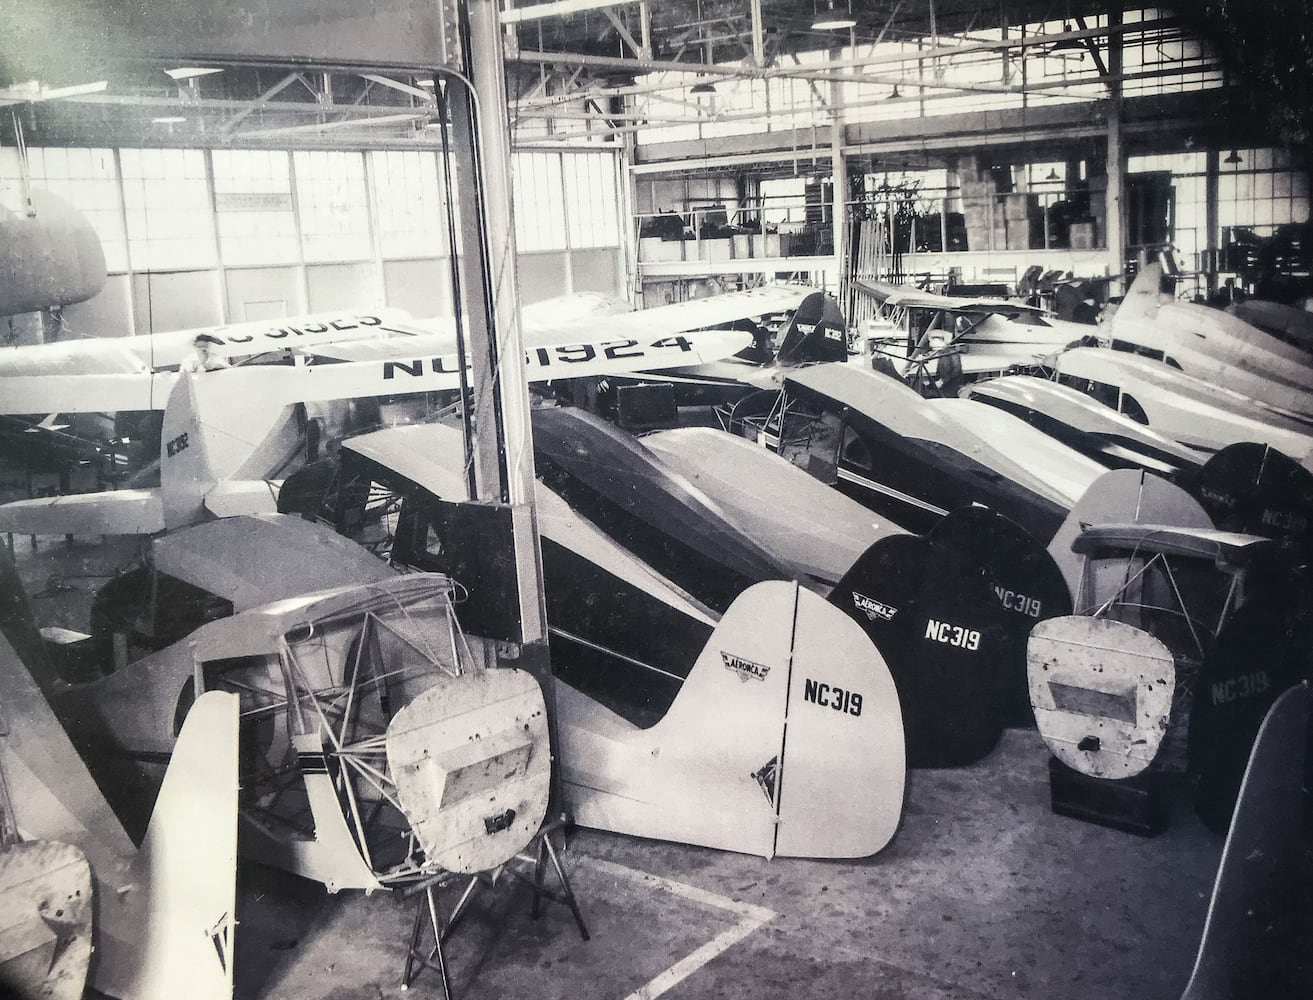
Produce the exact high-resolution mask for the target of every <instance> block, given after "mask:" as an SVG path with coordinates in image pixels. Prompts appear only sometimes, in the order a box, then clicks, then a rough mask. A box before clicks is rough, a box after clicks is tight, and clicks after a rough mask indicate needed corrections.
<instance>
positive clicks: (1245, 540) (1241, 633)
mask: <svg viewBox="0 0 1313 1000" xmlns="http://www.w3.org/2000/svg"><path fill="white" fill-rule="evenodd" d="M1050 551H1051V552H1052V553H1053V555H1054V558H1055V560H1057V561H1059V563H1060V565H1061V567H1062V569H1063V572H1064V575H1066V576H1067V577H1068V580H1069V581H1070V582H1072V583H1073V585H1074V588H1075V593H1076V600H1075V613H1074V614H1073V615H1071V616H1067V617H1055V618H1050V619H1048V620H1046V621H1044V622H1041V623H1039V624H1038V625H1036V627H1035V629H1034V630H1033V632H1032V633H1031V637H1030V642H1029V644H1028V654H1027V655H1028V661H1029V667H1028V673H1029V677H1030V690H1031V697H1032V704H1033V705H1034V708H1035V718H1036V721H1037V724H1038V726H1039V729H1040V734H1041V736H1042V737H1043V738H1044V739H1045V742H1046V743H1047V744H1048V746H1049V748H1050V749H1051V750H1052V751H1053V753H1054V755H1055V756H1056V757H1057V759H1058V760H1059V761H1061V762H1062V763H1063V764H1065V765H1066V766H1067V767H1070V768H1072V769H1074V770H1075V771H1077V772H1080V773H1082V774H1085V775H1089V776H1092V777H1098V778H1110V779H1116V780H1121V779H1127V778H1133V777H1135V776H1136V775H1139V774H1141V773H1143V772H1145V771H1146V770H1147V769H1149V768H1151V767H1157V768H1159V769H1161V768H1162V767H1164V766H1172V767H1178V768H1179V767H1181V766H1182V765H1184V764H1186V763H1188V764H1189V766H1190V767H1191V770H1192V773H1198V772H1199V771H1201V770H1202V771H1206V772H1208V773H1209V774H1210V778H1209V781H1210V787H1211V788H1212V791H1210V792H1209V793H1208V797H1209V798H1210V799H1217V800H1218V801H1225V800H1226V799H1227V795H1228V794H1229V796H1230V798H1229V801H1231V802H1233V801H1234V794H1235V790H1236V786H1238V774H1234V775H1233V777H1234V778H1235V779H1236V781H1235V782H1234V783H1233V784H1231V785H1227V780H1228V779H1226V778H1223V777H1222V776H1221V771H1219V767H1221V765H1220V763H1219V762H1220V760H1221V759H1222V758H1224V757H1225V758H1227V759H1228V760H1232V762H1234V760H1233V758H1236V756H1237V755H1236V754H1235V753H1233V750H1234V745H1235V739H1236V738H1238V737H1236V735H1235V734H1236V733H1242V732H1243V731H1244V730H1245V725H1248V723H1245V725H1241V726H1239V727H1238V728H1237V729H1235V730H1234V731H1233V732H1228V731H1227V729H1228V727H1229V725H1230V724H1229V723H1227V724H1223V721H1222V720H1223V718H1224V717H1227V716H1230V717H1232V718H1233V719H1235V720H1240V719H1242V717H1244V718H1248V715H1247V714H1246V713H1250V714H1252V711H1253V710H1254V708H1255V706H1258V708H1257V713H1258V716H1259V717H1261V715H1262V712H1263V711H1265V710H1266V706H1267V705H1268V704H1270V702H1271V699H1272V698H1274V697H1275V696H1276V694H1278V693H1279V692H1280V691H1281V690H1284V688H1285V686H1288V685H1287V681H1289V682H1292V683H1293V681H1294V680H1297V679H1298V678H1299V677H1300V676H1307V674H1308V672H1309V670H1310V664H1309V663H1308V661H1307V656H1306V654H1305V653H1304V649H1305V648H1306V643H1305V640H1304V639H1303V638H1301V636H1302V633H1303V630H1304V625H1302V624H1300V621H1301V616H1305V617H1306V608H1305V607H1304V605H1305V603H1306V601H1307V598H1306V596H1305V595H1304V593H1302V591H1303V590H1304V589H1305V588H1304V587H1303V586H1302V585H1301V584H1300V583H1299V581H1300V580H1301V579H1302V576H1300V575H1296V576H1295V577H1294V578H1293V582H1294V584H1295V585H1294V586H1292V585H1291V584H1292V572H1293V571H1294V561H1293V559H1292V553H1289V552H1287V551H1284V550H1282V548H1281V547H1280V546H1279V545H1278V544H1277V543H1275V542H1273V541H1271V540H1269V539H1265V538H1261V537H1258V536H1254V535H1248V534H1243V533H1237V532H1228V531H1219V530H1218V529H1216V528H1215V527H1214V526H1213V523H1212V521H1211V519H1210V518H1209V516H1208V514H1207V513H1206V511H1205V510H1204V509H1203V507H1202V506H1200V504H1199V503H1198V502H1197V501H1196V500H1194V498H1192V497H1191V496H1190V495H1189V494H1187V493H1185V492H1184V491H1183V490H1181V489H1180V488H1179V487H1176V486H1173V485H1172V484H1170V483H1167V482H1166V481H1165V480H1162V479H1160V478H1158V477H1156V476H1153V475H1152V474H1149V473H1145V472H1143V471H1133V470H1115V471H1112V472H1109V473H1107V474H1106V476H1105V477H1104V478H1103V479H1102V480H1101V481H1100V482H1099V483H1098V484H1097V485H1096V487H1095V488H1094V489H1092V490H1091V491H1090V494H1089V495H1088V496H1087V497H1086V498H1085V499H1084V500H1083V501H1082V503H1081V504H1079V505H1078V506H1077V508H1076V509H1073V511H1072V513H1071V515H1070V516H1069V518H1068V520H1067V522H1066V523H1065V524H1064V525H1063V528H1062V530H1061V531H1060V532H1059V533H1058V535H1057V536H1056V537H1055V539H1054V541H1053V543H1052V544H1051V546H1050ZM1192 698H1193V707H1192V706H1191V699H1192ZM1196 714H1199V715H1201V716H1202V717H1203V719H1202V721H1199V722H1196ZM1210 715H1211V716H1212V717H1211V718H1210ZM1186 719H1188V720H1189V726H1190V731H1189V733H1188V754H1186V758H1187V759H1185V760H1183V759H1182V756H1183V754H1184V753H1185V752H1186V749H1187V748H1186V746H1185V744H1184V741H1183V739H1182V737H1183V736H1184V735H1185V734H1184V732H1183V730H1182V728H1181V727H1182V723H1183V720H1186ZM1255 725H1256V723H1255ZM1203 732H1207V733H1209V734H1210V735H1208V736H1201V735H1199V734H1200V733H1203ZM1248 732H1249V733H1250V738H1251V739H1252V732H1253V727H1252V726H1251V727H1250V728H1249V729H1248ZM1243 756H1244V755H1243V754H1240V755H1239V757H1240V758H1243ZM1168 758H1170V759H1168ZM1164 761H1166V763H1164ZM1210 761H1211V762H1210ZM1241 766H1243V763H1241ZM1222 770H1223V771H1224V770H1225V768H1222ZM1219 783H1220V784H1219ZM1227 787H1229V789H1230V790H1229V793H1228V792H1225V791H1219V789H1224V788H1227ZM1219 796H1220V798H1219ZM1226 816H1227V817H1229V806H1228V807H1227V811H1226ZM1225 822H1226V820H1225V819H1223V820H1222V821H1221V828H1222V829H1224V828H1225ZM1210 825H1211V822H1210ZM1214 828H1218V827H1217V826H1214Z"/></svg>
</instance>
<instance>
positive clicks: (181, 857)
mask: <svg viewBox="0 0 1313 1000" xmlns="http://www.w3.org/2000/svg"><path fill="white" fill-rule="evenodd" d="M237 725H238V702H237V696H236V695H234V694H228V693H225V692H221V691H211V692H208V693H206V694H204V695H202V696H201V697H200V698H198V699H197V700H196V703H195V704H194V705H193V706H192V708H191V711H190V712H189V713H188V714H187V719H186V722H184V723H183V727H182V732H181V734H180V735H179V737H178V741H177V743H176V744H175V746H174V749H173V756H172V758H171V760H170V762H169V769H168V772H167V773H166V774H165V776H164V784H163V786H162V787H161V788H160V793H159V798H158V799H157V800H156V802H155V811H154V813H153V814H152V816H151V820H150V826H149V827H148V828H147V830H146V839H145V840H144V841H143V842H142V845H141V850H140V851H139V852H138V855H137V858H136V860H135V861H134V862H133V863H132V870H131V876H132V879H133V882H132V885H131V887H130V888H128V889H127V890H124V891H120V892H119V893H118V894H117V896H114V895H109V894H106V895H107V896H108V898H106V897H105V896H102V898H101V899H100V901H99V909H98V914H97V919H98V926H97V949H96V954H97V965H96V969H95V972H94V974H93V985H94V986H95V988H96V989H97V990H99V991H100V992H102V993H108V994H110V995H111V996H115V997H121V998H124V1000H166V998H167V1000H171V998H176V997H181V996H186V997H191V998H195V1000H230V998H231V997H232V988H233V966H232V959H233V932H234V928H235V926H236V921H235V919H234V917H235V908H236V897H237V891H236V873H237Z"/></svg>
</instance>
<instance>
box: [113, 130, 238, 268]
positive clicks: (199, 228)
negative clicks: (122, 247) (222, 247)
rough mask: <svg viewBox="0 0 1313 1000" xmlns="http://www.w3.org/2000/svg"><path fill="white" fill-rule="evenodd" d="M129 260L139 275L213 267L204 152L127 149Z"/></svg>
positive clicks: (123, 163)
mask: <svg viewBox="0 0 1313 1000" xmlns="http://www.w3.org/2000/svg"><path fill="white" fill-rule="evenodd" d="M119 163H120V169H121V170H122V174H123V208H124V214H125V216H126V219H127V230H128V257H129V259H130V260H131V263H132V268H133V269H134V270H137V271H177V270H184V269H188V268H202V267H213V266H214V265H215V264H216V263H217V262H218V261H217V259H216V258H217V254H216V252H215V243H214V216H213V213H212V211H211V206H210V188H209V183H208V181H207V178H206V176H205V173H206V171H205V154H204V153H203V152H202V151H201V150H199V149H123V150H120V151H119Z"/></svg>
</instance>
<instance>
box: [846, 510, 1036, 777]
mask: <svg viewBox="0 0 1313 1000" xmlns="http://www.w3.org/2000/svg"><path fill="white" fill-rule="evenodd" d="M830 603H831V604H834V605H835V606H837V607H839V608H840V609H842V610H843V611H844V612H845V613H846V614H847V615H848V616H849V617H851V618H852V619H853V620H855V621H856V622H857V623H858V624H859V625H861V626H862V629H863V630H864V631H865V632H866V634H867V636H869V637H870V639H871V641H872V642H873V643H874V644H875V647H876V649H878V650H879V651H880V653H881V655H883V656H884V659H885V662H886V663H887V664H888V665H889V672H890V673H891V674H893V678H894V683H895V685H896V686H897V688H898V700H899V703H900V704H901V705H902V710H903V729H904V732H905V734H906V737H907V763H908V765H909V766H911V767H956V766H959V765H963V764H970V763H971V762H973V761H976V760H979V759H980V758H981V757H983V756H985V755H986V754H987V753H989V752H990V750H992V749H993V748H994V744H995V743H997V742H998V739H999V736H1000V735H1001V734H1002V731H1003V726H1004V721H1005V720H1004V717H1003V710H1002V703H1001V702H1002V692H1003V687H1004V682H1005V679H1006V677H1007V675H1008V674H1009V673H1010V672H1012V671H1018V670H1019V671H1023V674H1024V669H1025V662H1024V650H1023V652H1022V657H1021V661H1020V662H1019V663H1018V662H1016V661H1017V653H1016V650H1015V649H1014V648H1013V645H1012V642H1011V640H1010V638H1009V633H1008V623H1007V616H1008V615H1009V614H1010V612H1007V611H1005V610H1004V609H1003V607H1002V605H1001V604H1000V603H999V601H998V599H997V598H996V597H995V596H994V594H993V592H992V591H991V590H990V589H989V587H988V586H986V584H985V582H984V580H983V579H982V577H981V575H980V573H979V571H978V570H977V569H976V567H975V566H974V565H973V564H971V563H970V562H969V561H968V560H967V559H964V558H963V557H962V556H960V555H958V554H956V553H955V552H953V551H952V550H950V549H948V548H945V547H944V546H942V545H940V544H938V543H936V542H932V541H930V540H929V539H927V538H922V537H920V536H918V535H894V536H890V537H888V538H882V539H881V540H880V541H878V542H876V543H875V544H874V545H872V546H871V547H870V548H869V549H867V550H866V551H865V552H864V553H862V555H861V556H860V557H859V558H858V560H857V561H856V562H855V563H854V564H853V566H852V568H851V569H849V570H848V572H847V573H846V574H844V577H843V579H842V580H840V581H839V583H838V585H837V586H836V587H835V588H834V590H833V591H832V592H831V593H830Z"/></svg>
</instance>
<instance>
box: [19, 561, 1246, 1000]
mask: <svg viewBox="0 0 1313 1000" xmlns="http://www.w3.org/2000/svg"><path fill="white" fill-rule="evenodd" d="M15 548H16V551H15V555H16V562H17V564H18V567H19V571H20V574H21V575H22V576H23V578H24V582H25V584H26V586H27V587H28V592H29V594H30V595H32V597H33V600H32V603H33V605H34V608H35V610H36V614H37V615H38V617H39V619H40V623H41V624H43V625H47V624H59V625H66V626H69V627H74V628H78V627H83V626H84V622H82V621H79V620H78V619H77V615H78V614H79V613H81V614H85V610H84V609H85V608H86V606H87V601H88V600H89V596H90V593H91V591H92V590H94V588H95V587H96V586H98V585H99V583H100V582H102V581H103V579H104V577H105V576H107V575H108V574H109V573H110V572H112V570H113V568H114V567H117V566H120V565H123V564H124V563H125V562H126V561H127V560H129V559H130V557H131V554H132V552H133V551H134V549H135V544H134V543H132V542H130V541H127V540H120V541H118V542H115V543H112V544H110V545H108V546H102V545H99V544H94V543H93V542H92V541H91V540H83V539H78V540H76V541H75V542H74V543H73V544H72V545H69V544H67V543H65V542H64V541H62V540H54V539H43V540H42V541H41V544H40V548H39V549H38V550H37V551H36V552H33V551H32V550H31V548H30V545H29V544H28V542H27V540H26V539H17V540H16V546H15ZM70 587H71V588H72V589H71V590H70V589H65V588H70ZM79 609H83V610H81V611H79ZM1047 760H1048V754H1047V752H1046V750H1045V748H1044V745H1043V742H1042V741H1041V740H1040V738H1039V736H1038V735H1037V734H1036V733H1035V732H1034V731H1026V730H1010V731H1008V732H1007V733H1006V734H1005V737H1004V739H1003V741H1002V743H1001V744H1000V746H999V747H998V748H997V749H996V750H995V751H994V752H993V753H992V754H991V755H990V756H989V757H988V758H986V759H985V760H984V761H982V762H980V763H978V764H977V765H975V766H972V767H969V768H961V769H955V770H943V771H913V772H911V773H910V775H909V783H908V795H907V803H906V810H905V815H904V819H903V824H902V827H901V829H900V831H899V833H898V835H897V837H896V838H895V840H894V841H893V843H892V844H891V845H890V846H889V847H888V848H887V849H886V850H885V851H883V852H882V853H881V854H879V855H877V856H876V857H873V858H870V859H866V860H863V861H858V862H816V861H798V860H789V859H777V860H774V861H765V860H762V859H760V858H752V857H745V856H741V855H732V854H726V853H721V852H717V851H710V850H704V849H700V848H692V847H685V846H680V845H674V844H664V843H657V842H652V841H644V840H639V839H635V838H630V837H624V836H618V835H613V834H607V833H601V832H597V831H589V830H584V831H579V832H577V833H576V834H575V835H573V836H572V837H571V838H570V841H569V846H568V849H567V850H566V852H565V854H564V855H563V860H564V861H565V864H566V865H567V870H568V872H569V874H570V877H571V879H572V881H573V883H574V886H575V890H576V893H577V896H578V899H579V901H580V904H581V906H582V908H583V911H584V915H585V918H586V920H587V922H588V925H589V928H590V930H591V932H592V939H591V940H590V941H587V942H584V941H581V940H580V937H579V934H578V932H577V931H576V930H575V928H574V925H573V922H572V920H571V918H570V915H569V912H568V911H567V910H565V909H564V908H563V907H549V909H548V911H547V912H546V914H545V915H544V917H543V918H542V919H540V920H539V921H537V922H536V923H534V922H531V921H530V919H529V914H528V899H529V893H528V890H527V889H526V888H524V887H522V886H519V885H518V884H516V883H503V884H502V885H501V886H500V887H499V888H498V889H497V890H496V891H495V892H492V893H487V894H485V895H484V896H483V897H482V898H481V902H480V903H479V905H478V906H477V907H476V908H475V909H474V910H473V911H472V913H471V916H470V918H469V919H468V920H467V921H466V922H465V924H463V925H462V927H461V928H460V930H459V932H458V933H457V935H456V936H455V937H454V939H453V940H452V942H451V943H450V944H449V946H448V956H449V959H450V963H451V967H452V970H453V984H454V987H455V990H456V994H457V996H459V997H460V998H462V1000H482V998H501V997H506V996H517V997H530V998H543V1000H547V998H555V997H561V998H599V1000H601V998H626V997H643V998H650V997H656V996H661V995H664V996H669V997H672V998H673V997H689V998H694V997H696V998H710V997H751V998H752V1000H771V998H777V997H778V998H781V1000H784V998H788V1000H801V998H808V997H818V998H819V997H868V998H925V1000H940V998H949V997H952V998H996V1000H1004V998H1008V1000H1010V998H1034V1000H1041V998H1042V1000H1053V998H1063V1000H1106V998H1122V997H1126V998H1130V997H1134V998H1137V1000H1173V998H1176V997H1179V996H1180V994H1181V992H1182V990H1183V989H1184V987H1185V984H1186V981H1187V979H1188V978H1189V973H1190V969H1191V966H1192V963H1193V959H1194V953H1195V950H1196V948H1197V945H1198V942H1199V938H1200V934H1201V930H1202V927H1203V922H1204V915H1205V912H1206V909H1207V904H1208V897H1209V894H1210V892H1211V890H1212V880H1213V876H1214V873H1215V871H1216V866H1217V863H1218V859H1219V856H1220V851H1221V846H1222V841H1221V838H1220V837H1218V836H1215V835H1213V834H1211V833H1209V832H1208V831H1207V830H1205V829H1204V827H1203V826H1202V824H1201V823H1200V822H1199V821H1198V819H1196V818H1195V816H1194V815H1193V813H1192V812H1190V811H1189V809H1188V808H1187V807H1186V806H1185V805H1184V804H1183V803H1181V804H1178V805H1177V807H1176V808H1175V810H1174V814H1173V817H1172V822H1171V824H1170V827H1169V829H1168V830H1167V832H1166V833H1164V834H1162V835H1160V836H1158V837H1156V838H1152V839H1142V838H1139V837H1136V836H1133V835H1130V834H1126V833H1120V832H1117V831H1113V830H1110V829H1105V828H1102V827H1098V826H1094V825H1090V824H1087V823H1083V822H1080V821H1077V820H1073V819H1067V818H1063V817H1059V816H1056V815H1054V814H1053V813H1052V812H1051V811H1050V809H1049V791H1048V772H1047ZM241 883H242V891H241V904H240V907H239V911H238V918H239V921H240V927H239V930H238V936H237V949H238V952H237V953H238V959H237V981H238V996H239V997H242V998H258V997H270V998H272V997H278V998H285V1000H290V998H307V1000H309V998H322V1000H357V998H360V1000H364V998H379V997H393V996H398V995H400V993H401V992H402V990H401V987H400V977H401V970H402V965H403V961H404V956H405V947H406V942H407V939H408V936H409V932H410V926H411V920H412V919H413V913H414V903H413V901H403V900H401V899H399V898H398V897H396V896H392V895H388V894H377V895H375V896H373V897H365V896H363V895H360V894H351V893H344V894H342V895H340V896H337V897H332V896H329V895H328V894H327V893H326V892H325V891H324V890H323V888H322V887H320V886H318V885H314V884H311V883H307V882H303V881H301V880H299V879H296V878H293V877H291V876H287V875H284V874H282V873H278V872H273V871H270V870H268V869H263V868H260V867H258V866H254V865H252V866H248V867H244V868H243V871H242V876H241ZM456 894H457V890H455V889H450V890H447V891H446V893H445V895H444V896H443V902H444V907H449V906H450V905H451V904H452V903H453V902H454V900H455V896H456ZM408 992H409V993H410V994H411V995H418V996H441V989H440V987H439V985H438V979H437V977H436V975H434V974H431V973H430V974H425V975H424V976H423V977H421V979H420V980H419V981H418V982H417V983H416V984H415V985H414V986H413V987H412V988H411V990H410V991H408Z"/></svg>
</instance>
